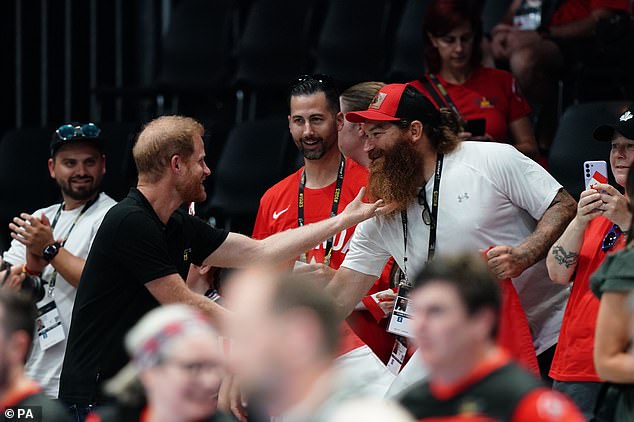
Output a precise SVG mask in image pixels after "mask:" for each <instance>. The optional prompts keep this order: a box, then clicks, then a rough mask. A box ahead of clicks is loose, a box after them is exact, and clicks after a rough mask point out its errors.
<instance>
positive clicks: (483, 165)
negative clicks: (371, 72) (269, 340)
mask: <svg viewBox="0 0 634 422" xmlns="http://www.w3.org/2000/svg"><path fill="white" fill-rule="evenodd" d="M346 118H347V119H348V120H350V121H352V122H358V123H364V131H365V132H366V134H367V135H368V138H367V140H366V150H367V151H368V154H369V156H370V159H371V160H372V162H371V164H370V184H369V190H370V194H371V195H372V196H373V197H375V198H382V199H383V200H384V201H385V202H386V208H391V210H392V213H390V214H389V215H385V216H379V217H378V218H374V219H372V220H369V221H367V222H365V223H363V224H360V225H359V226H358V227H357V230H356V232H355V234H354V236H353V239H352V242H351V245H350V250H349V251H348V254H347V256H346V259H345V260H344V262H343V264H342V265H341V268H340V269H339V271H338V272H337V275H336V276H335V277H334V278H333V280H332V281H331V283H330V284H329V285H328V290H329V291H331V293H332V294H333V295H334V296H335V297H336V300H337V303H338V305H339V309H340V312H341V315H342V316H345V315H348V314H349V313H350V311H351V310H352V309H353V308H354V306H355V305H356V303H357V302H358V301H359V299H360V298H361V297H362V296H363V294H364V293H365V292H366V291H367V289H368V288H369V287H370V286H371V285H372V283H373V280H374V279H375V278H376V276H377V275H378V274H380V273H381V271H382V269H383V266H384V265H385V263H386V262H387V260H388V259H389V257H390V256H393V257H394V259H395V261H396V263H397V264H398V265H399V267H400V268H401V269H402V270H403V271H404V275H405V279H407V277H408V275H410V274H414V273H416V272H418V271H420V269H421V268H422V267H423V266H424V265H425V263H426V262H427V260H428V259H430V258H431V257H433V255H434V254H435V253H436V254H438V255H446V254H453V253H456V252H460V251H465V250H466V251H478V250H481V251H484V250H487V249H489V248H491V249H490V250H488V252H487V253H486V258H487V260H488V265H489V267H490V269H491V270H492V272H493V273H494V274H495V275H496V276H497V277H498V278H499V279H501V280H504V279H512V283H513V285H514V287H515V290H517V293H518V294H519V297H520V299H521V301H522V306H523V308H524V311H525V312H526V315H527V318H528V321H529V324H530V327H531V331H532V334H533V341H534V345H535V349H536V352H537V354H539V353H542V352H544V351H545V350H547V349H549V348H551V347H552V346H554V345H555V343H556V342H557V335H558V333H559V327H560V325H561V319H562V314H563V310H564V307H565V304H566V299H567V297H568V290H567V289H566V288H561V287H554V286H553V285H552V283H551V282H550V280H549V279H548V274H547V271H546V266H545V264H544V262H543V258H544V257H545V256H546V253H547V251H548V248H549V247H550V246H551V245H552V243H553V242H554V241H555V240H556V239H557V238H558V236H559V235H560V234H561V233H562V232H563V230H564V229H565V227H566V225H567V224H568V222H569V221H570V220H571V218H572V216H573V215H574V210H575V202H574V200H573V199H572V198H571V197H570V195H568V193H566V192H565V191H564V190H563V189H562V187H561V185H560V184H559V183H557V181H556V180H554V179H553V178H552V177H551V176H550V175H549V174H548V173H547V172H546V171H544V170H543V168H542V167H540V166H539V165H538V164H536V163H535V162H534V161H532V160H530V159H528V158H527V157H525V156H524V155H522V154H521V153H519V152H518V151H517V150H516V149H515V148H513V147H512V146H510V145H502V144H497V143H483V142H459V140H458V138H457V135H456V132H457V125H456V120H455V117H454V116H453V114H451V113H450V112H449V111H448V110H445V109H441V110H440V111H439V110H437V109H436V108H435V107H434V106H433V105H432V103H431V102H430V101H429V100H428V99H427V98H426V97H425V96H424V95H423V94H422V93H421V92H420V91H418V90H416V89H415V88H414V87H412V86H409V85H404V84H391V85H386V86H385V87H383V88H382V89H381V90H380V91H379V93H378V94H377V96H376V97H375V99H374V101H373V103H372V104H371V105H370V107H369V108H368V110H367V111H361V112H351V113H347V114H346ZM421 186H422V187H423V188H421ZM529 344H530V342H529ZM415 360H416V356H414V357H413V358H412V361H415ZM407 369H408V368H407V366H406V367H405V368H404V370H403V372H401V374H400V377H402V379H403V381H404V382H403V384H401V387H402V386H403V385H407V384H408V383H409V382H410V381H414V380H416V378H417V377H420V376H421V374H420V372H419V373H418V374H412V375H409V374H408V371H407ZM412 378H413V379H412ZM397 381H398V379H397ZM401 387H398V388H401ZM398 388H396V389H398ZM393 391H394V390H393Z"/></svg>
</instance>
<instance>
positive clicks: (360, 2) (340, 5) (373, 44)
mask: <svg viewBox="0 0 634 422" xmlns="http://www.w3.org/2000/svg"><path fill="white" fill-rule="evenodd" d="M392 6H393V5H392V3H391V2H390V1H386V0H345V1H340V0H331V1H330V2H329V5H328V10H327V12H326V17H325V19H324V24H323V26H322V28H321V33H320V37H319V41H318V44H317V54H316V60H317V62H316V68H315V73H324V74H327V75H331V76H333V77H334V78H335V79H337V80H339V81H341V83H342V86H349V85H352V84H354V83H357V82H363V81H380V80H381V79H383V76H384V75H385V70H386V67H387V57H386V52H387V51H389V48H388V45H389V43H388V39H389V36H390V35H392V29H393V28H390V27H389V23H390V17H391V11H392Z"/></svg>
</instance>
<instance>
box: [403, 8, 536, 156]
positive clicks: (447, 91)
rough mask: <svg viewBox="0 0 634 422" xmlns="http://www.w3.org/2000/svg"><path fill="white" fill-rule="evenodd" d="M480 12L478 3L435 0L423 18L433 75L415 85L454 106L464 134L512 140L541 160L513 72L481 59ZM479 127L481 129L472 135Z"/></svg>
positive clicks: (439, 104)
mask: <svg viewBox="0 0 634 422" xmlns="http://www.w3.org/2000/svg"><path fill="white" fill-rule="evenodd" d="M481 16H482V15H481V11H480V4H479V2H474V1H469V0H433V1H432V2H431V3H430V4H429V6H428V8H427V11H426V13H425V19H424V22H423V28H424V31H425V34H424V36H423V46H424V52H425V64H426V65H427V71H428V73H427V74H425V75H422V76H421V78H420V79H419V80H416V81H412V82H411V84H412V85H414V86H415V87H416V88H418V89H419V90H421V91H422V92H423V93H424V94H425V95H427V96H428V97H429V98H430V99H431V100H432V101H434V102H435V103H436V106H437V107H450V108H451V109H452V110H453V111H454V112H456V113H457V114H458V115H459V116H460V117H461V123H463V125H464V126H463V127H462V129H463V131H464V132H465V135H467V136H470V137H471V139H473V140H476V139H477V140H483V141H496V142H504V143H509V144H512V145H514V146H515V147H516V148H517V149H518V150H519V151H521V152H522V153H524V154H525V155H526V156H528V157H530V158H532V159H537V158H538V156H539V149H538V147H537V141H536V140H535V134H534V132H533V126H532V124H531V122H530V120H529V115H530V112H531V109H530V107H529V105H528V103H527V102H526V100H525V99H524V96H523V95H522V93H521V92H520V89H519V87H518V84H517V81H516V80H515V78H514V77H513V75H512V74H511V73H510V72H507V71H505V70H499V69H491V68H488V67H484V66H482V65H481V63H480V62H481V61H482V48H481V42H482V17H481ZM476 123H479V124H480V127H479V128H476V127H475V124H476ZM474 130H481V132H479V133H468V132H470V131H474Z"/></svg>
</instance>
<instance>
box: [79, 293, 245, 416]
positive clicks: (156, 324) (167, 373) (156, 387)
mask: <svg viewBox="0 0 634 422" xmlns="http://www.w3.org/2000/svg"><path fill="white" fill-rule="evenodd" d="M125 347H126V350H127V352H128V354H129V355H130V358H131V361H130V363H129V364H128V365H127V366H126V367H125V368H123V369H122V370H121V372H119V374H118V375H117V376H116V377H115V378H113V379H112V380H110V381H109V382H108V384H106V391H107V392H108V393H109V394H111V395H112V396H113V397H115V398H116V399H117V404H116V405H114V406H105V407H104V408H100V409H98V410H97V411H96V412H95V413H94V414H92V415H90V416H88V419H87V421H89V422H119V421H120V422H133V421H134V422H138V421H143V422H158V421H170V422H202V421H209V422H212V421H213V422H221V421H227V422H228V421H230V420H232V419H231V418H229V417H228V416H226V415H223V414H222V413H220V412H217V411H216V406H217V402H218V392H219V390H220V384H221V380H222V377H223V374H224V372H225V371H224V356H223V355H222V353H223V352H222V347H221V344H220V338H219V337H218V335H217V334H216V332H215V331H214V329H213V328H212V327H211V324H210V322H209V320H208V319H207V318H206V317H205V316H204V315H203V314H201V313H200V312H199V311H197V310H195V308H191V307H188V306H186V305H180V304H179V305H166V306H162V307H160V308H157V309H154V310H153V311H150V312H149V313H148V314H147V315H145V316H144V317H143V318H142V319H141V320H140V321H139V322H138V323H137V324H136V325H135V326H134V327H132V329H131V330H130V331H129V332H128V334H127V335H126V337H125Z"/></svg>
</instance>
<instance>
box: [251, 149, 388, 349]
mask: <svg viewBox="0 0 634 422" xmlns="http://www.w3.org/2000/svg"><path fill="white" fill-rule="evenodd" d="M303 170H304V168H303V167H302V168H301V169H299V170H298V171H297V172H296V173H293V174H291V175H290V176H288V177H287V178H285V179H283V180H282V181H281V182H279V183H277V184H276V185H274V186H273V187H271V188H270V189H269V190H268V191H266V193H265V194H264V195H263V196H262V199H260V208H259V209H258V214H257V217H256V220H255V227H254V229H253V237H254V238H255V239H264V238H266V237H269V236H271V235H272V234H275V233H279V232H281V231H285V230H289V229H292V228H296V227H297V226H298V222H297V211H298V205H297V199H298V191H299V182H300V179H301V176H302V171H303ZM367 182H368V170H367V169H366V168H365V167H362V166H361V165H359V164H357V163H356V162H355V161H354V160H350V159H347V160H346V167H345V171H344V178H343V184H342V186H341V197H340V200H339V207H338V210H337V212H338V213H341V211H343V210H344V209H345V208H346V206H347V205H348V204H349V203H350V202H352V200H353V199H354V198H355V197H356V196H357V195H358V194H359V190H361V188H362V187H364V186H366V185H367ZM335 185H336V182H333V183H332V184H330V185H328V186H326V187H324V188H321V189H309V188H305V189H304V223H305V224H310V223H315V222H318V221H321V220H325V219H326V218H329V217H330V212H331V210H332V200H333V196H334V193H335ZM354 229H355V227H350V228H348V229H344V230H343V231H342V232H341V233H338V234H337V235H335V237H334V240H333V248H332V254H331V259H330V266H331V267H332V268H334V269H338V268H339V266H340V265H341V263H342V262H343V260H344V258H345V256H346V252H348V248H349V246H350V239H351V238H352V234H353V233H354ZM325 251H326V242H323V243H321V244H320V245H318V246H317V247H316V248H314V249H312V250H310V251H308V252H307V254H306V255H307V261H308V262H309V263H323V262H324V255H325ZM382 283H383V282H382ZM374 325H377V324H376V322H375V323H374ZM386 334H387V333H386ZM372 335H376V332H372ZM388 338H389V335H388V337H386V341H388V342H389V340H388ZM341 343H342V344H341V348H340V355H343V354H345V353H347V352H349V351H351V350H354V349H356V348H358V347H361V346H363V345H365V343H364V342H363V341H362V340H361V339H360V338H359V336H358V335H357V334H355V332H353V331H352V330H351V328H350V326H349V325H348V323H344V324H342V341H341ZM392 344H393V342H392ZM390 347H391V346H390Z"/></svg>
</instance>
